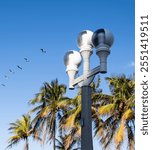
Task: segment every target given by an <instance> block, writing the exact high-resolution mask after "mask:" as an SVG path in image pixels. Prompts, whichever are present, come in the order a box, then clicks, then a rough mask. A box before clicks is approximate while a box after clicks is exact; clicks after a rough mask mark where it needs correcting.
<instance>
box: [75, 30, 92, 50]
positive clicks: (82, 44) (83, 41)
mask: <svg viewBox="0 0 152 150" xmlns="http://www.w3.org/2000/svg"><path fill="white" fill-rule="evenodd" d="M92 35H93V32H92V31H90V30H84V31H82V32H80V33H79V35H78V38H77V44H78V47H79V48H80V49H85V48H88V47H89V48H92V47H93V44H92Z"/></svg>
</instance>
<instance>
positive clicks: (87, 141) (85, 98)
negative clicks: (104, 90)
mask: <svg viewBox="0 0 152 150" xmlns="http://www.w3.org/2000/svg"><path fill="white" fill-rule="evenodd" d="M91 93H92V88H91V87H90V86H82V109H81V150H93V143H92V111H91V105H92V100H91Z"/></svg>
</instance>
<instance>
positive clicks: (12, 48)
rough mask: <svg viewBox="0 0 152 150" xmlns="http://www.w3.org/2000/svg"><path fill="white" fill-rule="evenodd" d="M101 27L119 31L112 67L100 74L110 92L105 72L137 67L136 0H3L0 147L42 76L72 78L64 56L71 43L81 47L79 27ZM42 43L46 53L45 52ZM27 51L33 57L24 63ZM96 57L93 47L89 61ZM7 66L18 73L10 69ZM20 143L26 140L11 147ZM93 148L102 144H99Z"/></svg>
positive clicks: (18, 149) (34, 146)
mask: <svg viewBox="0 0 152 150" xmlns="http://www.w3.org/2000/svg"><path fill="white" fill-rule="evenodd" d="M98 28H107V29H109V30H111V31H112V32H113V34H114V36H115V41H114V45H113V46H112V48H111V55H110V56H109V57H108V73H107V74H106V75H104V76H103V75H101V79H102V83H101V87H102V88H103V92H106V93H108V92H109V91H108V86H107V84H106V82H105V81H104V77H105V76H110V75H113V74H116V75H117V74H120V73H125V74H126V75H131V74H132V73H133V72H134V0H123V1H122V0H117V1H114V0H83V1H82V0H64V1H61V0H60V1H59V0H13V1H12V0H1V1H0V84H2V83H4V84H6V87H2V86H0V95H1V97H0V100H1V109H0V118H1V119H0V143H1V144H0V150H4V149H5V148H6V146H7V139H8V137H9V136H10V135H9V132H8V130H7V129H8V127H9V123H10V122H13V121H15V120H16V119H18V118H20V116H21V115H23V114H25V113H26V112H28V110H30V106H28V104H27V103H28V101H29V100H30V99H32V98H34V95H35V94H36V93H37V92H39V89H40V87H41V86H42V84H43V82H44V81H48V82H49V81H51V80H53V79H55V78H58V80H59V82H60V83H64V84H68V76H67V75H66V73H65V66H64V64H63V56H64V54H65V53H66V52H67V51H68V50H70V49H75V50H79V49H78V47H77V44H76V39H77V35H78V33H79V32H80V31H82V30H85V29H89V30H92V31H95V30H96V29H98ZM41 48H44V49H45V50H46V51H47V53H46V54H42V53H41V52H40V49H41ZM24 57H27V58H28V59H29V60H30V62H29V63H26V62H25V61H24ZM98 63H99V60H98V58H97V56H96V54H95V51H94V54H93V56H92V58H91V64H92V65H91V67H95V66H96V65H98ZM16 65H20V66H21V67H22V68H23V70H20V69H18V68H17V67H16ZM9 69H12V70H13V71H15V73H14V74H12V73H10V72H9ZM80 74H81V70H80ZM4 75H7V76H8V79H6V78H5V77H4ZM74 93H76V90H75V91H69V90H68V91H67V95H68V96H73V95H74ZM22 147H23V143H21V144H19V145H18V146H14V148H12V150H21V149H22ZM30 149H31V150H42V149H44V150H49V149H51V148H50V147H49V146H45V147H44V148H42V147H40V146H39V144H37V143H36V142H32V141H31V142H30ZM94 149H95V150H100V149H101V148H99V147H98V145H97V144H96V146H95V147H94Z"/></svg>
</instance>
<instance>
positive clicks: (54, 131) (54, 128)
mask: <svg viewBox="0 0 152 150" xmlns="http://www.w3.org/2000/svg"><path fill="white" fill-rule="evenodd" d="M55 125H56V120H54V126H53V150H55V149H56V144H55V140H56V139H55V134H56V126H55Z"/></svg>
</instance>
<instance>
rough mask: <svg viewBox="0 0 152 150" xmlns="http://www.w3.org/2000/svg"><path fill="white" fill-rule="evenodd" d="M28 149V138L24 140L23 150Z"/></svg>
mask: <svg viewBox="0 0 152 150" xmlns="http://www.w3.org/2000/svg"><path fill="white" fill-rule="evenodd" d="M28 149H29V145H28V138H27V137H26V138H25V146H24V150H28Z"/></svg>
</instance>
